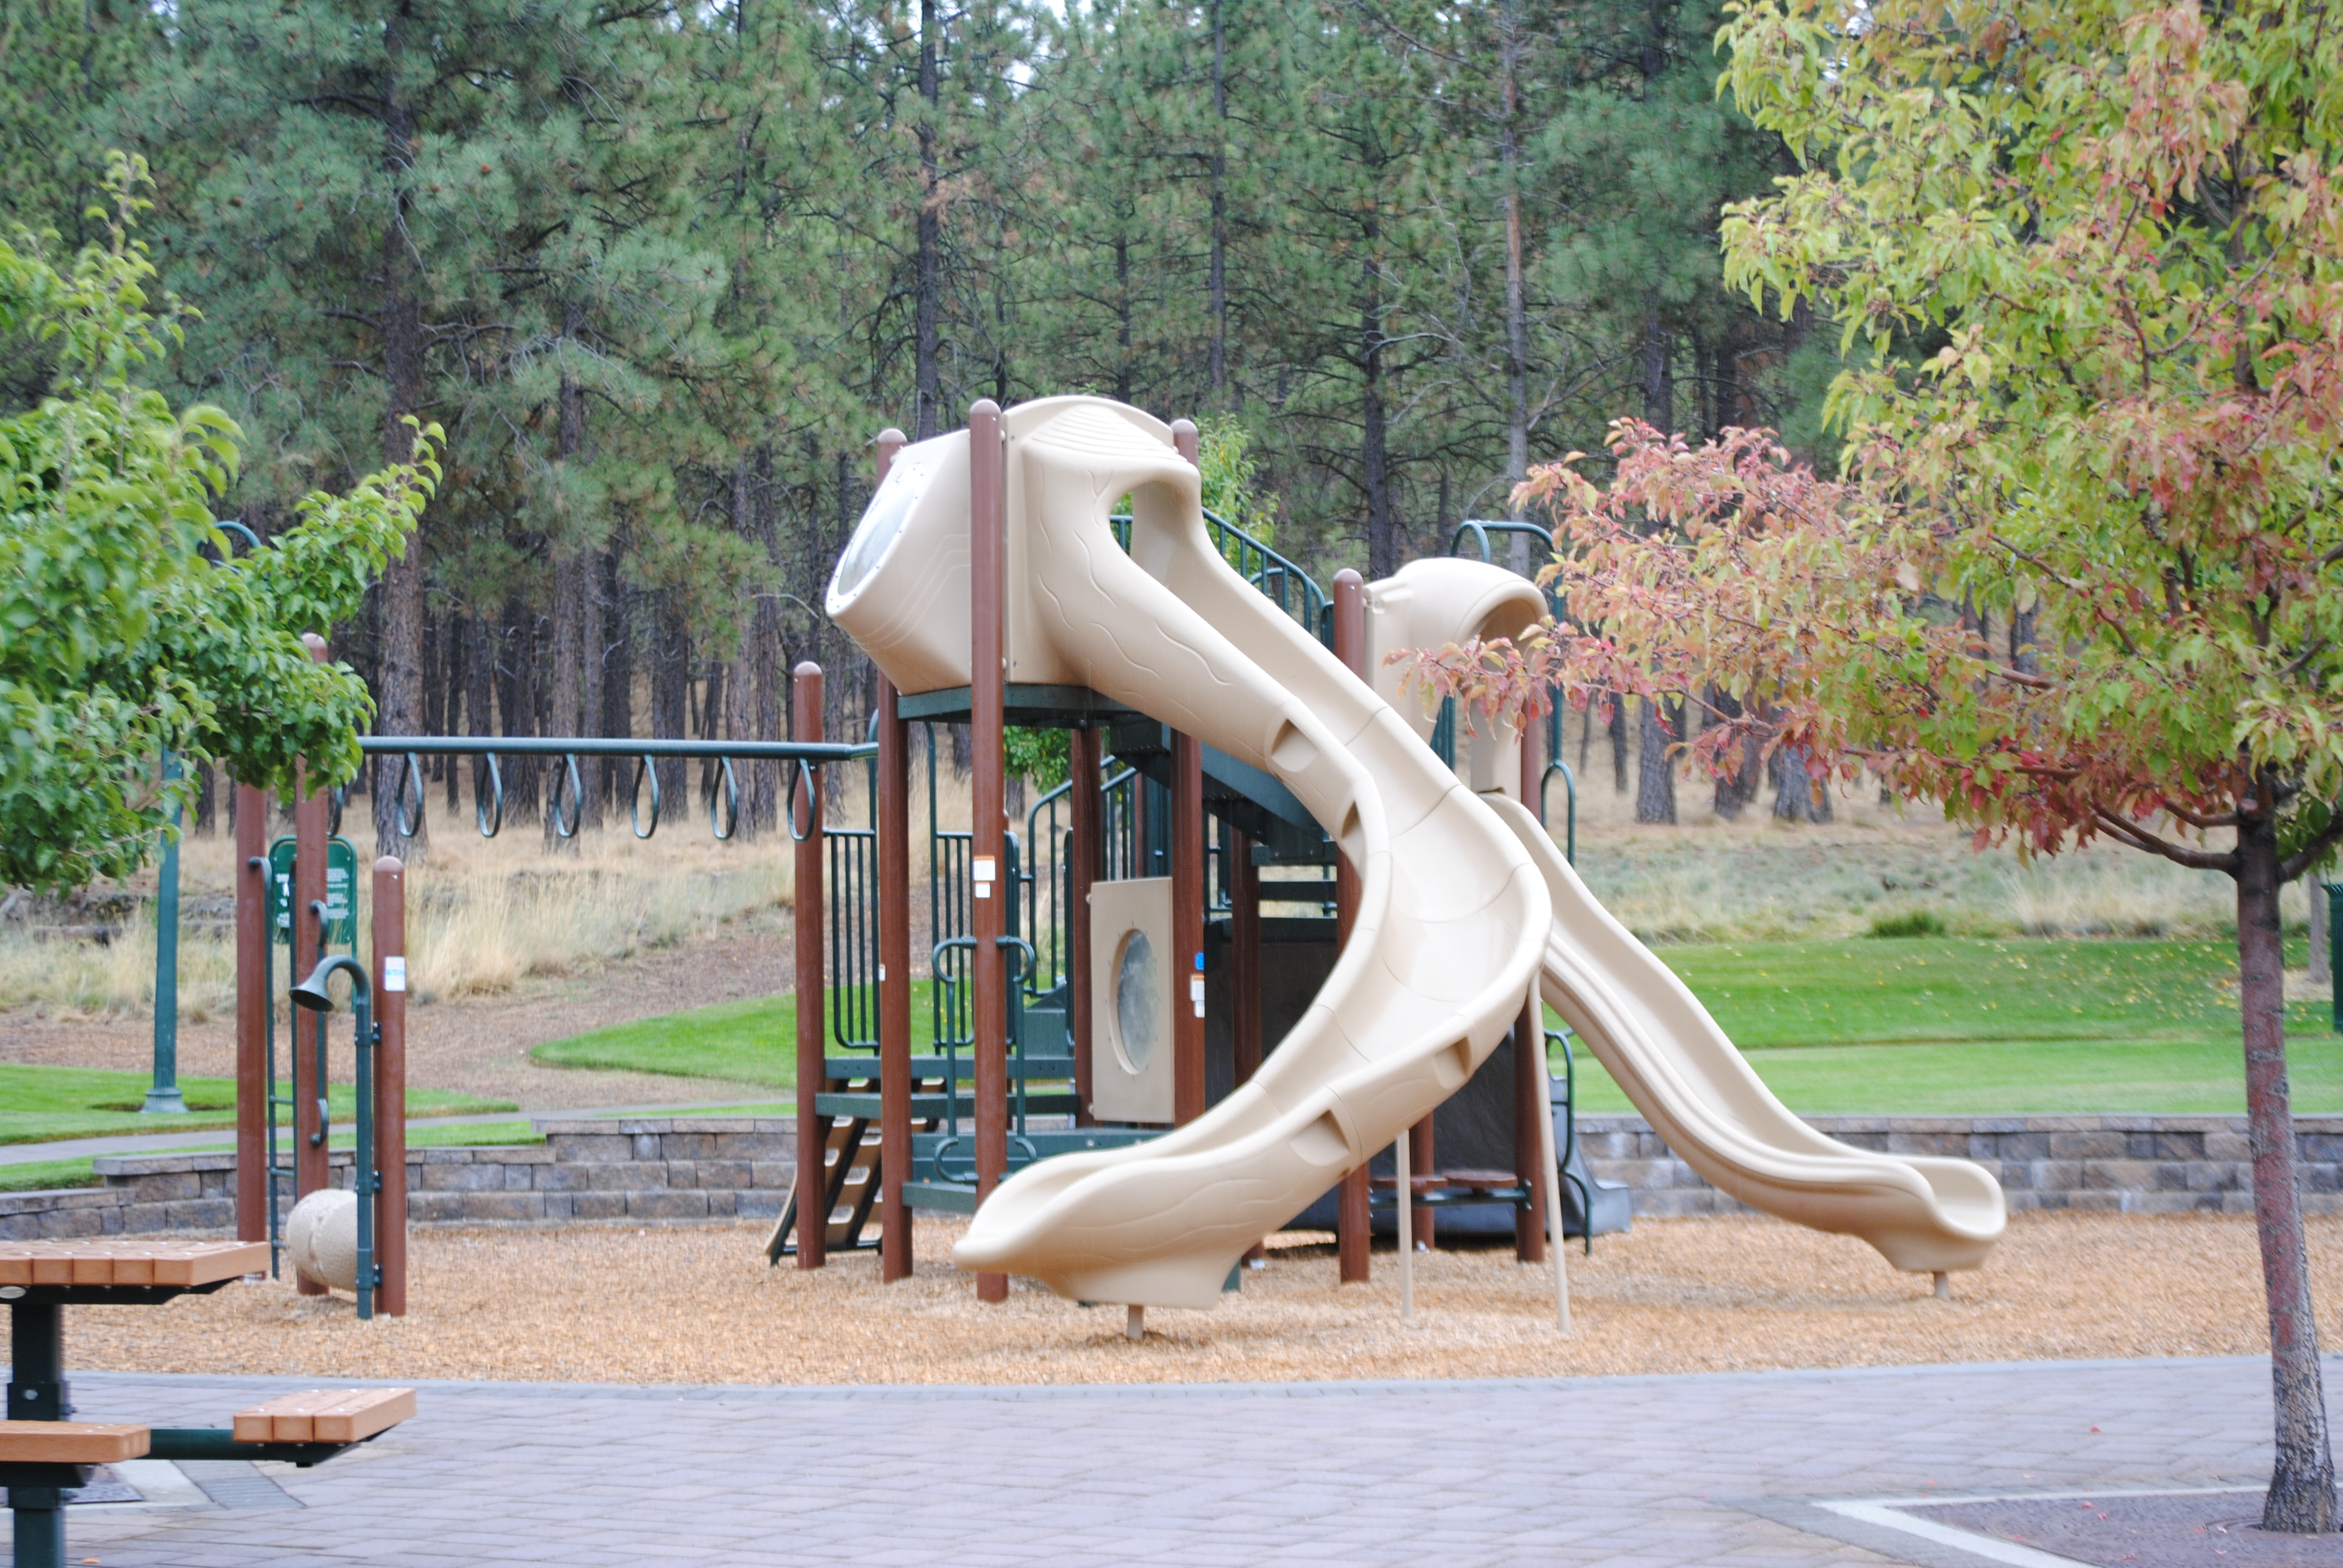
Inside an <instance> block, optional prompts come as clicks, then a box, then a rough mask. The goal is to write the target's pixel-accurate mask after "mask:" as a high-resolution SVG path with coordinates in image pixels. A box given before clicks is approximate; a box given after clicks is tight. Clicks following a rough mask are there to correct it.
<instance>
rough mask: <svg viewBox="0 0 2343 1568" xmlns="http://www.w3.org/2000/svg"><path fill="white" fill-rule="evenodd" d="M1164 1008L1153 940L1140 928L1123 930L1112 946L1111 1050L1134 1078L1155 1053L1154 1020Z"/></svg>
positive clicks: (1145, 1067)
mask: <svg viewBox="0 0 2343 1568" xmlns="http://www.w3.org/2000/svg"><path fill="white" fill-rule="evenodd" d="M1162 1008H1163V1002H1162V987H1161V982H1160V980H1158V978H1157V976H1156V973H1155V944H1154V943H1153V942H1151V941H1149V940H1147V933H1146V932H1145V931H1141V930H1128V931H1125V932H1123V933H1122V940H1121V941H1120V942H1118V943H1116V944H1115V950H1114V1054H1115V1056H1116V1057H1117V1059H1118V1060H1121V1063H1122V1070H1124V1071H1125V1072H1128V1073H1130V1074H1131V1076H1132V1077H1133V1078H1136V1077H1138V1076H1139V1075H1140V1074H1141V1073H1142V1072H1144V1071H1146V1070H1147V1059H1148V1058H1149V1057H1151V1056H1153V1055H1154V1054H1155V1023H1156V1019H1157V1018H1158V1017H1159V1016H1160V1015H1161V1012H1162Z"/></svg>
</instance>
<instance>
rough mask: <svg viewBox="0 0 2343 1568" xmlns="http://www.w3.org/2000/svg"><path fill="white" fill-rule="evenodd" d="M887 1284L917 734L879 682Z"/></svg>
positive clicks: (905, 1256) (902, 1273) (903, 1066)
mask: <svg viewBox="0 0 2343 1568" xmlns="http://www.w3.org/2000/svg"><path fill="white" fill-rule="evenodd" d="M902 448H903V432H901V431H900V430H898V429H895V428H893V427H889V428H887V429H884V430H881V431H880V432H879V461H878V471H877V473H876V474H875V475H874V476H873V480H874V482H875V483H879V484H884V483H885V482H886V479H887V471H888V469H890V468H891V467H894V464H895V454H896V453H897V452H900V451H901V450H902ZM878 698H879V799H878V820H877V827H878V832H879V1204H880V1208H879V1278H880V1281H881V1282H893V1281H896V1280H901V1279H908V1278H909V1277H910V1272H911V1211H910V1209H909V1208H908V1207H906V1206H905V1204H904V1202H903V1182H904V1181H905V1180H906V1179H907V1178H908V1177H909V1176H910V1171H911V727H910V725H909V724H906V723H905V722H904V721H903V719H902V718H901V715H900V710H899V709H897V707H896V703H895V684H894V682H892V681H890V680H889V679H888V678H886V677H885V676H883V675H882V676H880V677H879V692H878Z"/></svg>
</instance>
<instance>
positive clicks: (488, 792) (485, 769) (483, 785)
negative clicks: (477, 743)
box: [472, 751, 505, 839]
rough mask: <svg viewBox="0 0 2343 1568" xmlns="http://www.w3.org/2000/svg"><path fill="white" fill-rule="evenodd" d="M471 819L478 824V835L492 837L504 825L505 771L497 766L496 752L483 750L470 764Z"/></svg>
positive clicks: (486, 837) (484, 837) (485, 837)
mask: <svg viewBox="0 0 2343 1568" xmlns="http://www.w3.org/2000/svg"><path fill="white" fill-rule="evenodd" d="M472 819H473V820H474V821H476V822H478V824H479V826H480V837H481V838H483V839H493V838H495V837H496V836H497V829H499V828H501V827H503V826H504V825H505V772H504V769H501V768H499V767H498V766H497V754H496V753H495V752H493V751H483V752H481V753H480V759H479V760H478V762H475V763H473V764H472Z"/></svg>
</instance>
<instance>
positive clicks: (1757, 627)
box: [1430, 0, 2343, 1532]
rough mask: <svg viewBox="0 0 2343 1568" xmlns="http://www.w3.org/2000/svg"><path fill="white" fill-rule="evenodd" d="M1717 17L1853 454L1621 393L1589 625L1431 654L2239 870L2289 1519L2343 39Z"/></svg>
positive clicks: (1897, 13) (2196, 22)
mask: <svg viewBox="0 0 2343 1568" xmlns="http://www.w3.org/2000/svg"><path fill="white" fill-rule="evenodd" d="M1723 42H1724V44H1725V46H1726V47H1728V48H1729V49H1730V51H1731V58H1732V68H1731V81H1732V83H1733V85H1734V88H1735V92H1736V93H1737V94H1738V95H1739V97H1740V99H1741V101H1742V102H1743V104H1744V105H1745V106H1746V107H1747V108H1748V110H1749V112H1750V113H1751V114H1752V116H1754V117H1755V120H1756V121H1757V123H1758V124H1760V125H1761V126H1768V127H1770V128H1773V129H1775V130H1778V131H1779V132H1780V133H1781V134H1782V135H1783V136H1785V137H1786V138H1787V140H1788V141H1789V143H1790V145H1791V146H1792V147H1793V148H1795V150H1796V151H1797V153H1798V154H1799V156H1800V157H1801V159H1802V162H1803V168H1802V170H1801V172H1799V173H1798V174H1797V175H1796V176H1794V177H1790V178H1787V179H1785V181H1783V182H1782V185H1781V188H1780V190H1779V192H1778V194H1776V195H1775V196H1770V197H1767V198H1765V199H1764V200H1762V201H1757V202H1753V203H1750V204H1747V205H1745V206H1740V207H1737V208H1735V210H1734V211H1733V212H1732V213H1731V214H1730V215H1729V216H1728V218H1727V221H1726V223H1725V233H1724V239H1725V251H1726V256H1727V267H1728V272H1729V274H1730V276H1732V278H1733V279H1734V281H1735V283H1736V284H1737V285H1739V286H1744V287H1745V288H1747V289H1749V290H1750V292H1751V293H1752V294H1753V296H1760V297H1764V298H1765V300H1766V301H1767V302H1768V303H1772V304H1776V305H1779V306H1781V307H1785V308H1795V307H1797V306H1798V305H1800V304H1802V303H1808V302H1811V304H1812V305H1813V306H1814V307H1815V308H1816V309H1817V310H1818V312H1819V313H1820V314H1821V315H1823V316H1825V317H1828V318H1830V319H1834V320H1836V321H1839V322H1842V323H1844V324H1845V341H1846V345H1847V347H1848V348H1849V349H1851V350H1855V351H1858V352H1859V353H1860V354H1861V355H1862V356H1863V359H1862V362H1861V363H1859V364H1858V365H1857V366H1856V367H1854V368H1850V369H1848V370H1846V371H1845V372H1844V373H1843V374H1842V375H1841V376H1840V377H1838V379H1837V381H1836V383H1835V386H1834V387H1833V389H1832V393H1831V412H1832V414H1833V415H1834V417H1835V418H1836V419H1837V420H1838V421H1839V422H1840V424H1841V426H1842V427H1843V428H1844V430H1845V434H1846V437H1847V440H1846V447H1845V452H1844V455H1843V460H1842V468H1843V472H1844V473H1845V475H1846V476H1847V477H1846V478H1845V479H1844V480H1842V481H1826V480H1823V479H1819V478H1817V477H1815V475H1814V474H1813V473H1812V472H1811V471H1809V470H1807V469H1805V467H1801V466H1799V465H1797V464H1795V463H1794V462H1793V461H1792V459H1791V458H1790V456H1789V454H1787V453H1786V452H1785V451H1784V450H1782V449H1781V448H1780V447H1777V446H1775V445H1774V444H1773V443H1772V442H1771V441H1770V440H1768V439H1766V438H1765V437H1764V436H1763V434H1762V433H1753V432H1745V431H1743V432H1728V433H1727V436H1726V437H1725V438H1724V439H1722V440H1720V441H1717V442H1713V443H1709V444H1707V445H1705V446H1703V447H1691V446H1688V445H1687V444H1685V443H1684V442H1683V441H1682V439H1681V438H1676V439H1673V440H1672V439H1671V438H1669V437H1665V436H1663V435H1662V434H1660V433H1659V432H1658V431H1656V430H1654V429H1653V428H1652V427H1648V426H1641V425H1637V426H1632V427H1623V428H1622V429H1621V430H1620V432H1619V434H1618V437H1617V438H1616V440H1615V442H1614V449H1615V451H1616V453H1617V455H1618V457H1619V467H1618V470H1617V476H1616V477H1615V478H1614V481H1613V482H1612V483H1611V485H1610V486H1609V487H1607V489H1604V488H1597V487H1595V486H1594V485H1593V484H1592V483H1590V482H1589V481H1587V480H1586V479H1584V478H1583V477H1579V476H1578V475H1577V473H1576V471H1575V469H1574V468H1571V467H1560V468H1556V469H1552V470H1548V471H1547V472H1545V473H1544V475H1542V476H1540V477H1538V478H1537V479H1536V480H1535V481H1534V486H1535V488H1536V489H1537V491H1538V492H1540V493H1542V494H1544V495H1546V496H1548V497H1549V498H1551V499H1552V500H1553V502H1554V508H1555V511H1556V515H1557V518H1558V521H1559V524H1560V528H1561V535H1560V542H1561V543H1562V544H1563V545H1564V549H1563V551H1562V553H1561V557H1560V561H1559V565H1558V567H1557V568H1556V569H1557V571H1558V572H1559V573H1560V574H1561V580H1562V582H1563V584H1564V588H1565V589H1566V591H1567V592H1568V593H1569V595H1570V600H1571V604H1572V607H1573V609H1574V611H1575V612H1576V613H1577V614H1579V615H1580V616H1582V617H1584V625H1585V626H1586V627H1587V628H1590V629H1589V630H1588V631H1587V632H1585V633H1584V634H1552V635H1549V636H1547V637H1544V638H1540V639H1537V640H1536V642H1535V645H1534V647H1532V648H1528V649H1526V650H1523V649H1513V648H1483V649H1456V650H1451V651H1448V652H1445V653H1443V654H1439V655H1435V656H1433V658H1432V659H1431V661H1430V666H1431V668H1432V671H1433V678H1434V681H1435V685H1438V686H1440V687H1442V688H1443V689H1448V690H1452V691H1457V692H1461V693H1464V694H1467V695H1469V696H1472V697H1473V698H1474V699H1476V700H1484V701H1491V702H1494V703H1496V704H1498V705H1500V706H1503V705H1506V704H1509V703H1515V702H1518V701H1520V700H1521V699H1523V698H1524V697H1526V696H1527V695H1528V693H1527V690H1526V688H1525V687H1524V686H1523V684H1522V683H1523V680H1524V678H1528V679H1532V680H1534V679H1535V678H1538V677H1539V676H1540V675H1541V674H1543V675H1545V676H1553V677H1558V678H1562V679H1564V680H1565V681H1567V682H1569V683H1571V684H1572V685H1573V686H1574V688H1575V689H1578V690H1580V691H1584V690H1585V689H1588V688H1589V687H1590V686H1608V687H1610V688H1611V689H1619V690H1628V691H1634V692H1638V693H1640V694H1643V695H1646V696H1654V695H1659V696H1665V695H1674V694H1691V693H1697V692H1699V691H1702V690H1704V689H1705V688H1706V686H1707V684H1708V683H1710V682H1715V684H1716V685H1717V686H1718V687H1720V688H1721V689H1724V690H1725V691H1726V692H1727V693H1729V694H1730V695H1732V696H1733V697H1735V698H1736V699H1742V700H1743V701H1744V702H1745V703H1749V704H1750V711H1748V712H1745V713H1744V714H1743V715H1742V716H1741V717H1739V718H1732V719H1728V720H1727V721H1725V722H1720V723H1719V724H1718V726H1717V727H1716V728H1715V729H1714V730H1712V731H1709V732H1706V733H1704V735H1703V737H1702V739H1701V746H1702V747H1703V748H1704V749H1707V750H1708V751H1709V752H1710V754H1711V755H1712V756H1714V757H1717V758H1720V759H1721V758H1722V757H1723V756H1725V755H1728V754H1729V752H1730V751H1731V750H1733V749H1737V748H1738V746H1739V744H1740V741H1741V739H1742V737H1743V736H1744V735H1747V734H1750V733H1752V732H1755V733H1757V734H1758V735H1759V736H1760V738H1761V739H1769V740H1772V741H1773V742H1775V743H1776V744H1779V745H1782V746H1785V747H1787V748H1789V749H1792V750H1793V752H1794V754H1796V755H1800V756H1803V757H1805V758H1806V759H1809V767H1810V768H1811V769H1813V770H1814V771H1815V772H1817V773H1821V772H1824V771H1826V770H1830V769H1839V770H1843V771H1845V772H1848V773H1852V772H1853V771H1854V769H1855V768H1856V766H1857V765H1858V764H1861V765H1863V766H1865V767H1868V768H1869V769H1872V770H1873V771H1875V772H1876V773H1877V774H1878V775H1880V776H1881V777H1883V778H1884V779H1885V780H1886V781H1887V783H1888V784H1889V785H1890V787H1892V788H1894V789H1896V790H1898V791H1900V792H1901V793H1903V794H1905V795H1906V796H1909V797H1913V798H1916V799H1931V800H1936V801H1939V802H1941V803H1942V804H1943V806H1944V809H1945V810H1946V814H1947V815H1948V816H1949V817H1951V818H1952V819H1954V820H1956V821H1959V822H1964V823H1966V824H1968V825H1970V826H1971V827H1973V828H1974V829H1976V835H1977V838H1978V840H1979V842H1980V843H1984V842H1988V841H1992V840H1996V839H2016V840H2017V842H2018V843H2019V844H2020V845H2021V846H2022V847H2023V848H2024V849H2026V851H2027V852H2030V853H2035V854H2055V853H2058V852H2060V851H2061V850H2064V849H2068V848H2070V847H2072V846H2075V845H2077V844H2080V843H2085V842H2088V841H2089V840H2091V839H2099V838H2105V839H2112V840H2113V841H2115V842H2117V843H2119V844H2124V845H2127V846H2129V847H2131V848H2134V849H2140V850H2142V851H2145V852H2147V853H2148V854H2152V855H2156V856H2157V857H2159V858H2161V859H2167V860H2170V861H2173V862H2175V863H2177V864H2178V865H2182V866H2187V867H2191V868H2194V869H2201V870H2205V871H2208V872H2214V873H2217V874H2219V875H2222V876H2226V877H2227V878H2229V879H2231V881H2232V882H2233V883H2234V884H2235V886H2236V890H2237V958H2238V973H2239V992H2240V996H2239V1001H2240V1012H2241V1024H2242V1035H2243V1041H2244V1047H2245V1069H2246V1071H2245V1080H2246V1104H2247V1111H2248V1115H2249V1119H2250V1122H2251V1126H2252V1151H2253V1163H2254V1215H2255V1224H2256V1231H2257V1235H2258V1241H2259V1244H2260V1251H2261V1258H2262V1270H2263V1281H2264V1284H2265V1287H2266V1291H2267V1296H2268V1322H2269V1334H2270V1353H2271V1370H2272V1374H2273V1380H2274V1393H2275V1396H2276V1410H2277V1463H2276V1467H2275V1470H2274V1473H2273V1474H2272V1477H2271V1482H2270V1487H2269V1491H2268V1497H2267V1501H2266V1503H2265V1506H2264V1513H2263V1524H2264V1527H2265V1528H2267V1529H2271V1530H2282V1531H2300V1532H2308V1531H2328V1530H2333V1529H2335V1528H2336V1526H2337V1523H2338V1511H2337V1502H2336V1493H2335V1474H2334V1462H2333V1457H2332V1451H2331V1445H2330V1442H2329V1439H2328V1425H2327V1412H2326V1403H2325V1399H2324V1393H2323V1390H2322V1388H2321V1376H2320V1367H2319V1361H2318V1325H2317V1322H2316V1320H2315V1318H2314V1316H2313V1312H2312V1300H2311V1292H2310V1274H2309V1258H2308V1252H2307V1250H2306V1247H2305V1242H2304V1235H2303V1224H2302V1213H2301V1203H2300V1194H2299V1191H2298V1176H2297V1171H2296V1163H2295V1136H2294V1121H2293V1116H2292V1111H2291V1108H2290V1104H2289V1099H2288V1085H2287V1070H2286V1036H2285V1028H2284V1024H2285V991H2284V957H2283V948H2282V945H2281V941H2280V928H2279V920H2278V893H2279V890H2280V889H2281V888H2282V887H2283V886H2284V885H2285V884H2286V883H2288V882H2289V881H2293V880H2295V879H2298V878H2300V877H2302V876H2303V875H2304V874H2306V873H2307V872H2308V871H2310V870H2312V869H2315V868H2317V867H2318V866H2320V865H2321V864H2323V863H2326V862H2327V861H2328V860H2329V859H2331V858H2332V857H2333V855H2334V854H2335V851H2336V848H2337V845H2338V842H2343V592H2338V584H2337V583H2336V582H2335V580H2334V577H2335V572H2336V570H2337V568H2338V566H2343V188H2338V185H2337V183H2336V179H2335V176H2334V172H2333V171H2334V170H2335V168H2336V166H2337V164H2338V159H2343V95H2338V93H2336V92H2335V90H2334V88H2335V85H2336V84H2337V83H2338V82H2343V37H2338V35H2337V32H2336V30H2335V29H2333V28H2332V27H2331V26H2328V25H2327V19H2326V17H2325V14H2324V13H2323V12H2322V11H2320V10H2318V9H2317V8H2314V7H2298V6H2296V5H2292V4H2289V3H2288V0H2250V3H2247V4H2242V5H2232V6H2229V7H2227V8H2226V9H2224V10H2222V11H2219V12H2217V13H2212V14H2207V13H2205V12H2201V11H2199V10H2198V9H2197V7H2196V6H2194V5H2176V6H2172V7H2169V8H2167V9H2162V10H2141V9H2135V8H2133V7H2131V6H2129V5H2123V4H2119V3H2117V0H2082V3H2077V0H2061V3H2058V4H2051V3H2048V0H2039V3H2022V4H2017V5H2007V4H1994V5H1984V4H1978V5H1968V4H1960V5H1952V6H1949V7H1947V6H1943V5H1918V4H1910V3H1907V0H1891V3H1889V4H1884V5H1882V4H1864V5H1842V4H1840V3H1839V0H1750V3H1749V4H1748V5H1746V6H1745V8H1744V9H1743V10H1741V11H1740V12H1738V13H1737V14H1736V15H1735V18H1734V20H1733V21H1732V22H1731V24H1730V25H1728V26H1727V27H1726V28H1725V32H1724V35H1723ZM1915 344H1920V345H1931V344H1933V345H1936V347H1933V348H1930V349H1928V350H1927V351H1926V352H1925V353H1924V354H1920V355H1914V354H1912V353H1911V346H1912V345H1915ZM1654 522H1656V523H1661V524H1664V525H1665V527H1664V528H1662V529H1660V530H1659V531H1657V532H1654V531H1652V528H1651V525H1652V524H1653V523H1654ZM1947 602H1949V603H1953V604H1957V605H1962V606H1967V607H1971V608H1972V609H1973V610H1975V611H1982V612H1986V613H1988V614H1991V615H1994V616H1997V617H1998V618H1999V620H2000V623H2001V624H2002V626H2003V627H2005V628H2006V629H2007V633H2008V635H2007V638H2006V641H2004V640H2002V639H1999V638H1993V639H1988V638H1986V636H1984V635H1983V628H1982V622H1981V618H1977V617H1974V616H1973V615H1969V614H1965V615H1962V616H1960V617H1958V618H1954V617H1949V616H1946V615H1945V614H1944V613H1942V608H1943V606H1944V605H1946V603H1947ZM1525 654H1526V656H1525ZM1750 699H1755V702H1754V703H1751V701H1750ZM1761 708H1762V710H1763V711H1764V712H1765V713H1768V714H1770V715H1772V717H1771V718H1770V719H1760V718H1758V717H1755V713H1756V712H1757V711H1758V710H1760V709H1761ZM1719 717H1720V719H1726V717H1727V716H1725V715H1720V716H1719Z"/></svg>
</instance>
